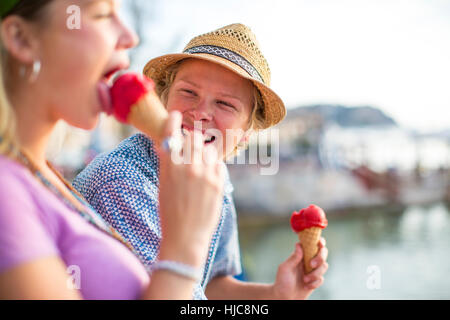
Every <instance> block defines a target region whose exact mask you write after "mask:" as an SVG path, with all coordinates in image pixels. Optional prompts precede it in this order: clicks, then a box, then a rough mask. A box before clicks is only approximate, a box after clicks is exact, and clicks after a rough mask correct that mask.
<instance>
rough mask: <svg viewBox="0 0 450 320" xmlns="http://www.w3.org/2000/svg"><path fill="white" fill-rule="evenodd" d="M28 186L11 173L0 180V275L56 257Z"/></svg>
mask: <svg viewBox="0 0 450 320" xmlns="http://www.w3.org/2000/svg"><path fill="white" fill-rule="evenodd" d="M32 191H33V190H31V189H30V186H29V183H28V182H27V181H24V179H22V177H20V176H18V175H15V174H13V173H6V174H5V173H3V174H2V178H1V180H0V272H3V271H5V270H6V269H9V268H12V267H15V266H17V265H19V264H22V263H26V262H30V261H32V260H37V259H40V258H45V257H49V256H55V255H59V251H58V249H57V246H56V244H55V241H54V239H53V238H52V237H51V236H50V234H49V232H48V229H47V228H46V225H45V223H46V222H45V219H44V217H43V215H42V214H41V211H40V210H41V209H40V207H39V204H38V203H36V201H35V199H34V198H33V196H32V194H33V192H32Z"/></svg>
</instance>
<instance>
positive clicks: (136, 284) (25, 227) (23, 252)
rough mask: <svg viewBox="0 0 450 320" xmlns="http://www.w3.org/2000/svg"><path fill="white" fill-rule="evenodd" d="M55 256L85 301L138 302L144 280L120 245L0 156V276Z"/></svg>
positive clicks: (140, 267)
mask: <svg viewBox="0 0 450 320" xmlns="http://www.w3.org/2000/svg"><path fill="white" fill-rule="evenodd" d="M52 256H59V257H60V258H61V259H62V260H63V261H64V263H65V264H66V266H67V275H68V279H70V278H69V277H72V279H74V280H75V281H74V283H75V284H79V285H80V293H81V295H82V296H83V298H85V299H139V298H140V297H141V295H142V293H143V291H144V289H145V287H146V286H147V285H148V283H149V281H150V279H149V276H148V273H147V272H146V270H145V267H144V266H143V265H142V264H141V263H140V261H139V259H138V258H136V257H135V256H134V255H133V254H132V253H131V251H129V250H128V249H127V248H126V247H125V245H123V244H122V243H120V242H119V241H117V240H116V239H114V238H112V237H111V236H109V235H107V234H106V233H104V232H103V231H100V230H99V229H97V228H96V227H94V226H92V225H91V224H89V223H88V222H86V221H85V220H84V219H83V218H82V217H81V216H80V215H79V214H78V213H77V212H75V211H73V210H71V209H70V208H69V207H67V206H66V205H65V204H64V202H62V201H61V200H60V199H58V198H57V197H56V196H55V195H54V194H53V193H52V192H50V191H49V190H48V189H47V188H45V187H44V186H43V185H42V184H41V183H40V182H39V181H38V180H36V179H35V178H34V177H33V176H32V174H31V173H30V172H29V171H28V169H26V168H24V167H23V166H21V165H20V164H18V163H16V162H14V161H12V160H10V159H8V158H6V157H4V156H1V155H0V273H3V272H6V271H8V270H9V269H11V268H14V267H17V266H19V265H22V264H24V263H28V262H32V261H34V260H38V259H42V258H47V257H52Z"/></svg>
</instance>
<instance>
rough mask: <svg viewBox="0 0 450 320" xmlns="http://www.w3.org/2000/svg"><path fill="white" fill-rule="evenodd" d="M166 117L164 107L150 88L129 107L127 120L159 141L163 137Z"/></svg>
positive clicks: (167, 115)
mask: <svg viewBox="0 0 450 320" xmlns="http://www.w3.org/2000/svg"><path fill="white" fill-rule="evenodd" d="M168 117H169V114H168V112H167V110H166V108H165V107H164V106H163V104H162V103H161V101H160V100H159V97H158V96H157V95H156V93H155V92H154V91H153V90H152V91H150V92H149V93H147V94H146V95H145V96H144V97H142V98H141V99H140V100H139V101H138V102H136V103H135V104H134V105H133V106H132V107H131V110H130V113H129V114H128V118H127V121H128V123H129V124H131V125H132V126H134V127H135V128H136V129H138V130H139V131H141V132H143V133H145V134H146V135H147V136H149V137H151V138H152V139H154V140H157V141H158V142H159V141H161V140H162V139H163V138H164V127H165V125H166V122H167V119H168Z"/></svg>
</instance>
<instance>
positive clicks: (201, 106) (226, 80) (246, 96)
mask: <svg viewBox="0 0 450 320" xmlns="http://www.w3.org/2000/svg"><path fill="white" fill-rule="evenodd" d="M253 96H254V86H253V84H252V83H251V82H250V81H249V80H247V79H244V78H242V77H240V76H239V75H237V74H236V73H234V72H232V71H230V70H228V69H226V68H224V67H222V66H220V65H218V64H216V63H212V62H208V61H204V60H199V59H189V60H186V61H183V62H182V63H181V65H180V67H179V69H178V72H177V74H176V76H175V79H174V81H173V83H172V85H171V87H170V89H169V93H168V96H167V103H166V107H167V109H168V111H174V110H178V111H180V112H181V113H182V114H183V129H184V130H193V129H194V124H195V123H197V124H198V123H201V125H202V130H203V131H204V135H205V144H212V145H214V147H215V148H216V149H217V151H218V152H219V154H223V156H224V158H225V157H226V156H227V155H230V154H232V152H233V151H234V150H235V148H236V146H237V145H238V144H239V142H240V141H241V140H242V138H244V136H245V131H247V130H248V129H249V123H250V115H251V111H252V108H253V105H254V101H253ZM227 131H228V138H227ZM230 133H231V135H230Z"/></svg>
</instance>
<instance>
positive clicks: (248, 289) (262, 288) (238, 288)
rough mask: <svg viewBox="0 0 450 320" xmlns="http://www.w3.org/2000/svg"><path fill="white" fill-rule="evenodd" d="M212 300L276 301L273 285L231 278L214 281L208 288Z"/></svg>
mask: <svg viewBox="0 0 450 320" xmlns="http://www.w3.org/2000/svg"><path fill="white" fill-rule="evenodd" d="M206 296H207V298H208V299H210V300H271V299H276V297H275V296H274V293H273V285H272V284H264V283H253V282H243V281H239V280H237V279H234V278H233V277H231V276H222V277H216V278H214V279H212V280H211V281H210V282H209V283H208V285H207V286H206Z"/></svg>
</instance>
